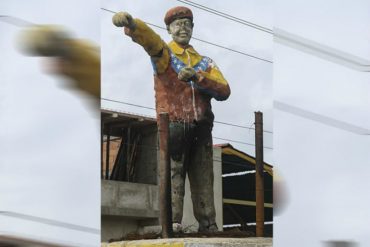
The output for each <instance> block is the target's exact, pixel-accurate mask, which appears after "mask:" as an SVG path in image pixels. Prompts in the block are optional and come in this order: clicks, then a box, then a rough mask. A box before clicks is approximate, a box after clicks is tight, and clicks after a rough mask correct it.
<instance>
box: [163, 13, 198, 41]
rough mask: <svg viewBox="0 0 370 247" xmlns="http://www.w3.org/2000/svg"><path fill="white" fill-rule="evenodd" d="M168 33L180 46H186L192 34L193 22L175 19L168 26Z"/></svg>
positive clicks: (185, 19)
mask: <svg viewBox="0 0 370 247" xmlns="http://www.w3.org/2000/svg"><path fill="white" fill-rule="evenodd" d="M168 33H169V34H171V36H172V39H173V40H174V41H175V42H176V43H178V44H180V45H188V44H189V42H190V39H191V35H192V34H193V22H192V21H191V20H190V19H188V18H182V19H177V20H174V21H173V22H171V24H170V25H169V26H168Z"/></svg>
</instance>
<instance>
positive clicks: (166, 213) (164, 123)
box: [158, 113, 172, 238]
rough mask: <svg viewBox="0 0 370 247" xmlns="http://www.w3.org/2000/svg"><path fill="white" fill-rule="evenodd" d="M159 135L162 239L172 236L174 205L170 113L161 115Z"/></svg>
mask: <svg viewBox="0 0 370 247" xmlns="http://www.w3.org/2000/svg"><path fill="white" fill-rule="evenodd" d="M158 133H159V204H160V209H159V210H160V222H161V226H162V238H170V237H171V236H172V204H171V167H170V165H171V164H170V156H169V153H168V140H169V118H168V113H160V114H159V121H158Z"/></svg>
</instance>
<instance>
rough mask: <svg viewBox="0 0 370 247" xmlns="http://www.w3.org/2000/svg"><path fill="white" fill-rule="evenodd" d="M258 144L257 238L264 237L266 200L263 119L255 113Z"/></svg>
mask: <svg viewBox="0 0 370 247" xmlns="http://www.w3.org/2000/svg"><path fill="white" fill-rule="evenodd" d="M254 116H255V127H256V128H255V144H256V237H263V235H264V222H265V205H264V204H265V198H264V192H265V191H264V183H263V117H262V112H255V113H254Z"/></svg>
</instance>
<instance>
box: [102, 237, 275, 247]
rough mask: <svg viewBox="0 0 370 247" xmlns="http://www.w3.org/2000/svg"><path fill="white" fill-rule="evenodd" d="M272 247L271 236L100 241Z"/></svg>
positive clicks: (166, 246) (115, 246) (144, 246)
mask: <svg viewBox="0 0 370 247" xmlns="http://www.w3.org/2000/svg"><path fill="white" fill-rule="evenodd" d="M151 246H153V247H154V246H155V247H272V238H172V239H151V240H137V241H122V242H115V243H109V244H107V243H102V245H101V247H151Z"/></svg>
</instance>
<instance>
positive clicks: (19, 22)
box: [0, 15, 35, 27]
mask: <svg viewBox="0 0 370 247" xmlns="http://www.w3.org/2000/svg"><path fill="white" fill-rule="evenodd" d="M0 20H1V21H3V22H6V23H8V24H11V25H14V26H17V27H30V26H33V25H35V24H34V23H32V22H29V21H26V20H23V19H21V18H18V17H14V16H10V15H0Z"/></svg>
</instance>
